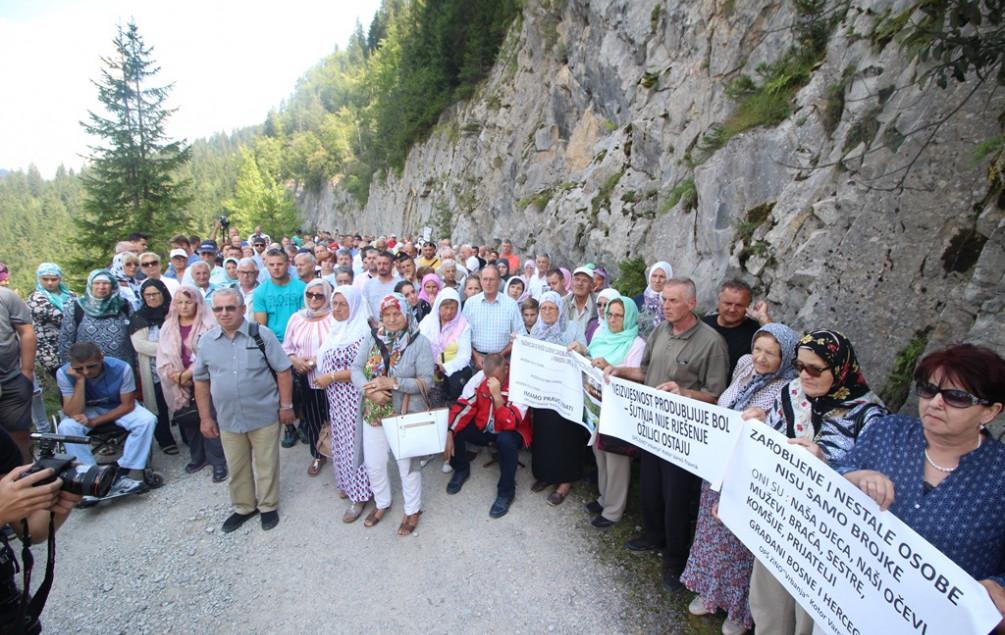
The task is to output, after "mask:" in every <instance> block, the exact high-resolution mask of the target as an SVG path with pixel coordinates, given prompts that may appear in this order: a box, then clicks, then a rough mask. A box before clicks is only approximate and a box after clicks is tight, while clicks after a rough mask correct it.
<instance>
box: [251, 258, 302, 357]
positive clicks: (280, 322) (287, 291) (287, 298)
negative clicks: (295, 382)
mask: <svg viewBox="0 0 1005 635" xmlns="http://www.w3.org/2000/svg"><path fill="white" fill-rule="evenodd" d="M265 267H266V268H267V269H268V270H269V279H268V280H266V281H265V282H264V283H263V284H262V285H260V286H259V287H258V288H257V289H255V297H254V304H255V321H256V322H258V323H259V324H264V325H265V326H267V327H269V330H271V331H272V332H273V333H275V334H276V338H277V339H278V340H279V343H280V344H282V343H283V336H284V335H286V323H287V322H289V321H290V318H291V317H292V316H293V314H294V313H296V312H297V311H299V310H300V309H302V308H304V290H305V289H306V288H307V285H306V284H304V282H303V281H302V280H300V279H299V278H293V277H291V276H290V257H289V255H288V254H287V253H286V252H285V251H283V250H282V249H269V250H268V251H266V252H265Z"/></svg>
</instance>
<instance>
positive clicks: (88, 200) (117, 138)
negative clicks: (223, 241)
mask: <svg viewBox="0 0 1005 635" xmlns="http://www.w3.org/2000/svg"><path fill="white" fill-rule="evenodd" d="M113 43H114V45H115V53H114V54H113V55H112V56H110V57H107V58H102V62H103V63H104V66H105V68H103V69H102V71H101V79H100V80H99V81H96V82H93V83H94V85H95V86H96V87H97V89H98V100H99V101H100V102H101V104H102V106H103V107H104V110H105V113H104V114H98V113H95V112H93V111H89V112H88V120H87V121H86V122H83V121H82V122H81V125H82V126H83V127H84V130H86V131H87V132H88V133H89V134H91V135H93V136H95V137H97V138H98V140H99V143H97V144H96V145H92V146H90V149H91V155H90V167H89V169H88V170H87V171H86V172H85V173H84V174H83V175H82V179H83V184H84V189H85V192H86V197H85V200H84V205H83V208H84V214H82V215H81V216H80V217H79V218H77V219H76V222H77V225H78V227H79V229H80V232H81V242H82V244H83V245H84V246H85V247H87V248H88V249H89V254H90V255H89V256H87V257H85V259H86V260H90V261H91V262H90V264H93V265H96V264H99V263H103V262H106V261H107V258H108V254H109V252H110V251H111V248H112V246H113V245H114V244H115V243H116V242H117V241H119V240H122V239H123V238H124V237H125V236H126V235H127V234H128V233H129V232H133V231H143V232H148V233H150V234H153V236H154V237H155V239H160V240H163V239H165V238H167V236H168V235H169V234H172V233H174V232H176V231H178V229H179V228H181V227H184V226H185V225H186V218H185V216H184V214H183V213H182V209H183V208H184V206H185V205H186V204H187V203H188V201H189V196H188V194H187V189H188V186H189V183H188V182H187V181H186V180H185V179H179V178H178V177H177V176H176V173H177V171H178V170H179V168H181V167H182V166H184V165H185V164H186V163H187V161H188V160H189V147H188V146H186V145H185V143H184V141H175V140H172V139H170V138H169V137H168V136H167V134H166V131H165V125H166V122H167V119H168V117H169V116H170V115H171V113H173V112H174V109H171V108H168V107H167V106H166V105H165V102H166V100H167V96H168V93H169V92H170V90H171V87H172V85H170V84H169V85H167V86H160V87H152V86H151V85H150V83H151V81H152V79H153V77H154V76H155V75H156V74H157V72H158V71H159V70H160V67H159V66H157V65H156V62H154V60H153V58H152V57H151V53H152V51H153V49H152V48H150V47H148V46H146V45H145V44H144V42H143V38H142V37H141V36H140V33H139V29H137V27H136V24H135V23H134V22H130V23H129V24H128V25H126V26H125V27H123V26H119V28H118V33H117V34H116V36H115V38H114V40H113Z"/></svg>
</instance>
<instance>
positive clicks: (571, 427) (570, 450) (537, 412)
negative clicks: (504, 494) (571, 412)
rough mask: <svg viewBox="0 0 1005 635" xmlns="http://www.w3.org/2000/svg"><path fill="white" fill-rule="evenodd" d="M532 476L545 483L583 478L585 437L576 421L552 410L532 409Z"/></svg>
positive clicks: (584, 431)
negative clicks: (569, 419)
mask: <svg viewBox="0 0 1005 635" xmlns="http://www.w3.org/2000/svg"><path fill="white" fill-rule="evenodd" d="M531 410H532V412H533V417H534V419H533V422H534V442H533V445H532V448H533V457H532V461H531V467H532V471H533V473H534V478H535V479H536V480H538V481H544V482H545V483H556V484H557V483H572V482H574V481H578V480H579V479H581V478H583V447H584V446H585V445H586V442H587V441H588V439H589V437H588V436H587V434H586V429H585V428H583V426H581V425H579V424H578V423H573V422H572V421H568V420H567V419H564V418H563V417H562V415H560V414H558V413H557V412H555V411H554V410H547V409H543V408H532V409H531Z"/></svg>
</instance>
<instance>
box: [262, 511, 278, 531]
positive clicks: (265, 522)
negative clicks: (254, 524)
mask: <svg viewBox="0 0 1005 635" xmlns="http://www.w3.org/2000/svg"><path fill="white" fill-rule="evenodd" d="M278 524H279V512H277V511H275V510H273V511H271V512H262V529H264V530H265V531H268V530H270V529H272V528H274V527H275V526H276V525H278Z"/></svg>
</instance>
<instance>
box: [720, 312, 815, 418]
mask: <svg viewBox="0 0 1005 635" xmlns="http://www.w3.org/2000/svg"><path fill="white" fill-rule="evenodd" d="M763 333H767V334H768V335H770V336H771V337H773V338H775V341H776V342H778V348H779V350H780V351H781V354H782V363H781V365H780V366H779V367H778V370H776V371H775V372H773V373H768V374H766V375H759V374H757V373H755V374H754V376H753V377H752V378H751V379H750V381H749V382H748V383H747V385H746V386H744V387H743V388H741V389H740V390H738V391H737V392H736V396H735V397H733V399H732V401H730V402H729V404H728V405H727V406H726V407H727V408H729V409H730V410H743V409H744V408H746V407H747V406H748V405H749V404H750V400H751V399H753V398H754V395H756V394H757V393H758V391H760V390H761V389H762V388H764V387H765V386H767V385H768V384H770V383H772V382H775V381H778V380H780V379H784V380H786V381H792V380H793V379H795V378H796V376H797V375H798V373H796V369H795V368H793V367H792V360H794V359H795V358H796V344H797V342H798V341H799V334H798V333H796V332H795V331H793V330H792V329H790V328H789V327H787V326H785V325H784V324H779V323H777V322H772V323H770V324H765V325H764V326H762V327H761V328H759V329H757V332H756V333H754V337H753V338H752V339H751V340H750V348H751V349H753V348H754V342H756V341H757V338H758V336H760V335H761V334H763Z"/></svg>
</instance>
